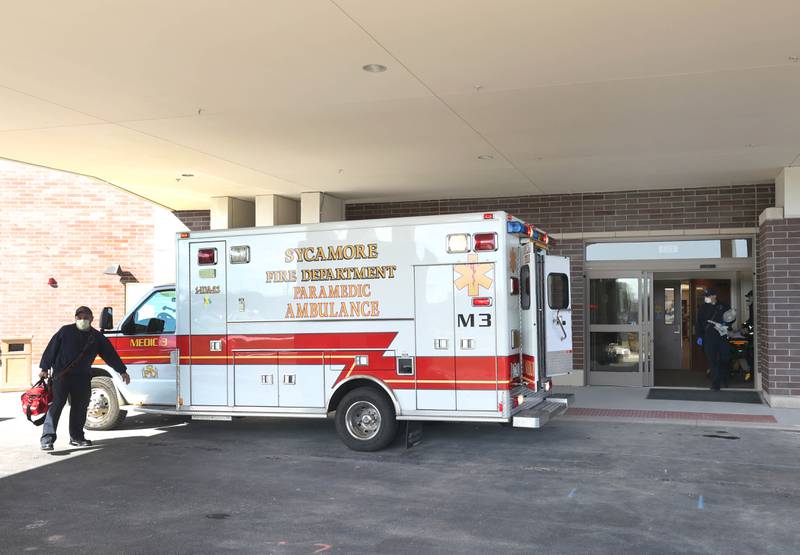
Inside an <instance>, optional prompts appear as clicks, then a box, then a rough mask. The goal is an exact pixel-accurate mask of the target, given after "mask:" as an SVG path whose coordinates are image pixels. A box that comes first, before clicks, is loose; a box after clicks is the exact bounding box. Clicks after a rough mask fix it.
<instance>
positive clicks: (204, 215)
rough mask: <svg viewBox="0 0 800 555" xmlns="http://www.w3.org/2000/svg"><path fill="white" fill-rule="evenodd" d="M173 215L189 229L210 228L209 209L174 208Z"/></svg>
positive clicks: (201, 229) (200, 229)
mask: <svg viewBox="0 0 800 555" xmlns="http://www.w3.org/2000/svg"><path fill="white" fill-rule="evenodd" d="M173 214H175V216H176V217H177V218H178V219H179V220H180V221H182V222H183V225H185V226H186V227H188V228H189V231H208V230H209V229H211V211H210V210H175V211H174V212H173Z"/></svg>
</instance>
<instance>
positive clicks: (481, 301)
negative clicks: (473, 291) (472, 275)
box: [472, 297, 492, 306]
mask: <svg viewBox="0 0 800 555" xmlns="http://www.w3.org/2000/svg"><path fill="white" fill-rule="evenodd" d="M472 306H492V298H491V297H473V299H472Z"/></svg>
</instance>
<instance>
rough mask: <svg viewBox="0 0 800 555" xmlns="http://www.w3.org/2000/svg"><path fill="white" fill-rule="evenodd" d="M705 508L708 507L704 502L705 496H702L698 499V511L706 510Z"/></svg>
mask: <svg viewBox="0 0 800 555" xmlns="http://www.w3.org/2000/svg"><path fill="white" fill-rule="evenodd" d="M705 507H706V504H705V501H704V500H703V496H702V495H701V496H700V497H699V498H698V499H697V508H698V509H705Z"/></svg>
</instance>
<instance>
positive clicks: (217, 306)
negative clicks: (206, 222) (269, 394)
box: [181, 241, 232, 407]
mask: <svg viewBox="0 0 800 555" xmlns="http://www.w3.org/2000/svg"><path fill="white" fill-rule="evenodd" d="M189 252H190V261H191V262H190V275H189V289H190V291H189V293H190V301H189V316H190V318H189V321H190V335H191V343H190V345H189V349H190V352H189V356H190V357H191V366H190V369H189V376H190V377H189V380H190V385H191V387H190V391H191V401H190V404H191V405H192V406H195V407H197V406H227V405H228V390H229V384H228V363H227V357H228V352H227V330H228V317H227V308H226V307H227V302H225V301H226V280H225V264H226V252H225V241H212V242H204V243H192V244H191V245H190V249H189ZM181 355H184V353H181ZM230 389H232V387H231V388H230Z"/></svg>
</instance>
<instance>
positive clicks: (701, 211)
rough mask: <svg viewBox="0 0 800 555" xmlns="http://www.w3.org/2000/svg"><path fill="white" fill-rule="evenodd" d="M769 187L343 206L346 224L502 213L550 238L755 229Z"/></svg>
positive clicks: (771, 198) (770, 201) (771, 200)
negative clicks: (604, 233) (581, 234)
mask: <svg viewBox="0 0 800 555" xmlns="http://www.w3.org/2000/svg"><path fill="white" fill-rule="evenodd" d="M774 205H775V186H774V185H771V184H767V185H742V186H734V187H704V188H700V189H663V190H656V191H618V192H607V193H576V194H567V195H529V196H517V197H493V198H477V199H476V198H471V199H444V200H428V201H412V202H385V203H367V204H356V203H354V204H348V205H347V206H346V218H347V219H348V220H363V219H369V218H395V217H402V216H425V215H435V214H454V213H459V212H483V211H490V210H505V211H507V212H510V213H512V214H514V215H515V216H518V217H519V218H521V219H523V220H525V221H528V222H531V223H535V224H536V225H537V226H539V227H541V228H542V229H544V230H545V231H548V232H550V233H569V232H584V233H585V232H598V231H647V230H656V229H702V228H706V229H707V228H723V227H757V226H758V216H759V214H761V212H762V211H763V210H764V209H765V208H767V207H770V206H774Z"/></svg>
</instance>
